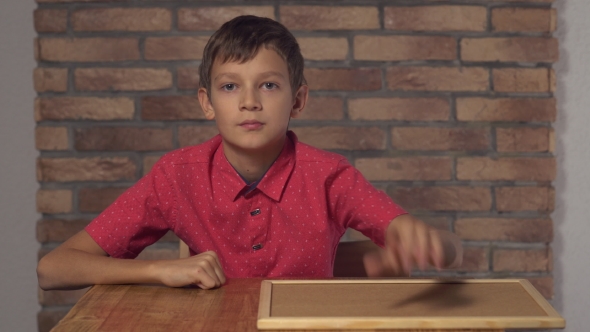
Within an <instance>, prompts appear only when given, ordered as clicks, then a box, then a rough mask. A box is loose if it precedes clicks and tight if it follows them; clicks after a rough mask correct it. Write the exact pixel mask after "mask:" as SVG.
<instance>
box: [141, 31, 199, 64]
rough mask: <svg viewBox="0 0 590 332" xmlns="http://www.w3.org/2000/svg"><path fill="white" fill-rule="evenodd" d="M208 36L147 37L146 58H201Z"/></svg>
mask: <svg viewBox="0 0 590 332" xmlns="http://www.w3.org/2000/svg"><path fill="white" fill-rule="evenodd" d="M208 40H209V37H201V36H198V37H148V38H146V40H145V59H146V60H164V61H168V60H201V58H202V57H203V50H204V49H205V45H207V41H208Z"/></svg>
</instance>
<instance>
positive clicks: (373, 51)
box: [354, 36, 457, 61]
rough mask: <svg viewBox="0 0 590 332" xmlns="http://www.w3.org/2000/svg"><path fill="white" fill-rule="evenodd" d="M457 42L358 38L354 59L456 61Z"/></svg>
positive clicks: (443, 38) (440, 38) (424, 38)
mask: <svg viewBox="0 0 590 332" xmlns="http://www.w3.org/2000/svg"><path fill="white" fill-rule="evenodd" d="M456 58H457V41H456V40H455V38H454V37H446V36H356V37H355V38H354V59H355V60H371V61H402V60H454V59H456Z"/></svg>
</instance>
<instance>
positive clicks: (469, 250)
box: [454, 247, 490, 272]
mask: <svg viewBox="0 0 590 332" xmlns="http://www.w3.org/2000/svg"><path fill="white" fill-rule="evenodd" d="M489 269H490V253H489V249H488V248H482V247H464V248H463V264H461V266H460V267H458V268H456V269H454V270H455V271H461V272H486V271H489Z"/></svg>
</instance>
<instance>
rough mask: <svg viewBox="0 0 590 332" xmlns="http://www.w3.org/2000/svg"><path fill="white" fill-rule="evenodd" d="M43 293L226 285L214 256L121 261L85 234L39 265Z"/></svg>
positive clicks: (38, 275) (39, 277) (77, 236)
mask: <svg viewBox="0 0 590 332" xmlns="http://www.w3.org/2000/svg"><path fill="white" fill-rule="evenodd" d="M37 277H38V279H39V286H41V288H42V289H45V290H48V289H77V288H84V287H87V286H91V285H96V284H148V283H152V284H153V283H160V284H164V285H167V286H170V287H182V286H187V285H191V284H194V285H197V286H199V287H201V288H204V289H209V288H214V287H219V286H221V285H222V284H223V283H225V275H224V273H223V269H222V268H221V264H220V263H219V259H218V257H217V255H216V254H215V253H214V252H212V251H208V252H204V253H202V254H199V255H196V256H193V257H189V258H183V259H175V260H158V261H146V260H135V259H117V258H112V257H109V256H108V254H107V253H106V252H105V251H104V250H103V249H102V248H101V247H100V246H99V245H98V244H97V243H96V242H95V241H94V240H93V239H92V237H90V235H89V234H88V233H87V232H86V231H85V230H83V231H81V232H79V233H78V234H76V235H74V236H72V237H71V238H70V239H69V240H67V241H66V242H64V243H63V244H62V245H60V246H59V247H57V248H55V249H54V250H53V251H51V252H50V253H48V254H47V255H45V256H44V257H43V258H42V259H41V260H40V261H39V264H38V265H37Z"/></svg>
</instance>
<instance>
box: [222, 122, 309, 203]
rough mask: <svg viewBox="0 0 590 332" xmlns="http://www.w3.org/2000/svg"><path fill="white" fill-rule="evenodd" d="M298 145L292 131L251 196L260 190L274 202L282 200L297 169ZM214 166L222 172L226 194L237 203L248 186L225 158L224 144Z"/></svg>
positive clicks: (288, 133)
mask: <svg viewBox="0 0 590 332" xmlns="http://www.w3.org/2000/svg"><path fill="white" fill-rule="evenodd" d="M296 143H297V136H296V135H295V133H293V132H292V131H289V132H287V139H286V140H285V143H284V145H283V149H282V150H281V153H280V154H279V156H278V157H277V159H276V160H275V161H274V162H273V163H272V165H271V166H270V168H269V169H268V170H267V171H266V173H265V174H264V175H263V177H262V179H260V181H259V182H258V185H257V186H256V189H254V190H253V191H252V192H251V193H250V194H253V193H254V192H256V190H260V191H262V192H263V193H264V194H265V195H266V196H268V197H270V198H271V199H273V200H274V201H277V202H278V201H280V200H281V197H282V196H283V193H284V192H285V188H286V186H287V181H288V180H289V177H290V176H291V173H292V172H293V169H294V168H295V144H296ZM213 164H214V166H213V167H214V168H218V170H219V172H220V175H221V181H222V182H223V186H224V187H225V189H224V192H225V193H226V194H227V195H228V196H229V198H230V199H231V200H232V201H235V200H236V199H237V198H238V197H239V196H240V195H242V194H243V193H244V192H245V190H247V189H246V188H247V187H248V184H247V183H246V182H245V181H244V180H243V179H242V177H241V176H240V174H238V172H237V171H236V170H235V169H234V168H233V166H232V165H231V164H230V163H229V161H228V160H227V158H226V157H225V154H224V153H223V144H219V148H218V149H217V151H216V152H215V154H214V156H213ZM250 194H248V195H250Z"/></svg>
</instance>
